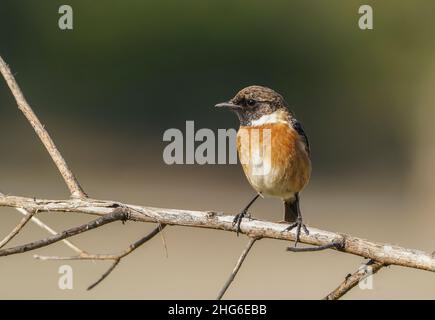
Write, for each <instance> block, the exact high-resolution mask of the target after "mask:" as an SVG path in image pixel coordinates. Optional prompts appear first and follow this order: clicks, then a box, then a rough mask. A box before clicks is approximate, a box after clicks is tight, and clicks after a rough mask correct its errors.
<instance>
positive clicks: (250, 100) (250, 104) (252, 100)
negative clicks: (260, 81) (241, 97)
mask: <svg viewBox="0 0 435 320" xmlns="http://www.w3.org/2000/svg"><path fill="white" fill-rule="evenodd" d="M255 103H256V101H255V100H254V99H248V100H246V104H247V105H248V106H250V107H252V106H254V105H255Z"/></svg>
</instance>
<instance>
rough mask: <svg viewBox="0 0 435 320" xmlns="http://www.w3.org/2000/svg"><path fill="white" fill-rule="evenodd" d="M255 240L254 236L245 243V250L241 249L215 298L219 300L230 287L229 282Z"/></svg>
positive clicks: (232, 279)
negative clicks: (228, 275) (237, 258)
mask: <svg viewBox="0 0 435 320" xmlns="http://www.w3.org/2000/svg"><path fill="white" fill-rule="evenodd" d="M255 241H257V239H256V238H251V239H249V242H248V244H247V245H246V248H245V250H243V252H242V254H241V255H240V257H239V260H237V263H236V265H235V267H234V269H233V271H232V272H231V274H230V277H229V278H228V279H227V281H226V282H225V284H224V286H223V287H222V289H221V291H219V294H218V296H217V298H216V300H221V299H222V297H223V295H224V294H225V292H226V291H227V290H228V288H229V287H230V285H231V283H232V282H233V281H234V278H235V277H236V275H237V272H239V269H240V267H241V266H242V264H243V262H244V261H245V259H246V256H247V255H248V253H249V251H250V250H251V248H252V246H253V245H254V243H255Z"/></svg>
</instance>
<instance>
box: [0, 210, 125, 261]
mask: <svg viewBox="0 0 435 320" xmlns="http://www.w3.org/2000/svg"><path fill="white" fill-rule="evenodd" d="M127 218H128V214H127V213H126V212H125V210H123V209H121V208H116V209H115V210H114V211H113V212H112V213H109V214H107V215H105V216H102V217H100V218H98V219H95V220H93V221H91V222H89V223H86V224H83V225H81V226H78V227H73V228H71V229H68V230H65V231H62V232H61V233H58V234H56V235H53V236H51V237H48V238H45V239H42V240H38V241H34V242H30V243H27V244H24V245H20V246H17V247H12V248H8V249H2V250H0V257H3V256H9V255H12V254H17V253H24V252H27V251H31V250H35V249H39V248H42V247H46V246H48V245H50V244H52V243H55V242H58V241H60V240H63V239H66V238H69V237H72V236H75V235H77V234H80V233H83V232H86V231H89V230H92V229H95V228H99V227H101V226H103V225H105V224H107V223H110V222H113V221H118V220H126V219H127Z"/></svg>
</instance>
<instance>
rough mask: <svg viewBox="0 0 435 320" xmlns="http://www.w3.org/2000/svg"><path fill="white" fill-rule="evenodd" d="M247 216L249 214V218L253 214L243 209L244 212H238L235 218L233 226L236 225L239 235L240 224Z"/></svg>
mask: <svg viewBox="0 0 435 320" xmlns="http://www.w3.org/2000/svg"><path fill="white" fill-rule="evenodd" d="M245 216H248V217H249V218H250V217H251V215H250V214H249V213H248V212H247V211H242V212H240V213H238V214H236V216H235V217H234V219H233V227H236V234H237V236H239V232H240V224H241V223H242V219H243V218H244V217H245Z"/></svg>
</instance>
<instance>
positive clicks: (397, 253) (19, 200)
mask: <svg viewBox="0 0 435 320" xmlns="http://www.w3.org/2000/svg"><path fill="white" fill-rule="evenodd" d="M0 206H7V207H19V208H27V209H29V210H38V211H39V212H53V213H54V212H80V213H85V214H91V215H98V216H104V215H106V214H108V213H112V212H113V211H114V210H115V209H114V208H116V207H125V208H128V209H130V210H131V211H130V215H129V219H130V220H133V221H141V222H159V223H162V224H168V225H181V226H190V227H200V228H209V229H217V230H226V231H232V232H234V231H235V230H234V227H233V226H232V221H233V218H234V216H230V215H224V214H219V213H216V212H211V211H190V210H178V209H165V208H153V207H142V206H138V205H128V204H123V203H120V202H116V201H104V200H94V199H71V200H43V199H33V198H25V197H14V196H6V197H1V196H0ZM286 226H287V225H286V224H281V223H274V222H268V221H262V220H255V219H252V220H250V219H244V220H243V222H242V223H241V225H240V227H241V233H244V234H247V235H248V236H251V237H256V238H272V239H279V240H288V241H294V240H295V236H296V234H295V231H294V230H291V231H285V232H284V231H283V230H284V229H285V228H286ZM308 229H309V231H310V234H309V235H306V234H301V238H300V240H301V243H305V244H310V245H315V246H322V245H327V244H330V243H342V244H343V246H342V247H339V248H332V249H331V250H338V251H340V252H346V253H350V254H354V255H357V256H361V257H364V258H367V259H372V260H375V261H379V262H381V263H383V264H387V265H398V266H404V267H410V268H415V269H422V270H428V271H435V258H434V257H433V256H432V255H431V254H429V253H426V252H423V251H420V250H414V249H406V248H403V247H400V246H395V245H389V244H384V243H377V242H373V241H369V240H365V239H362V238H358V237H354V236H351V235H348V234H343V233H334V232H330V231H325V230H320V229H316V228H312V227H310V228H308Z"/></svg>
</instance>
